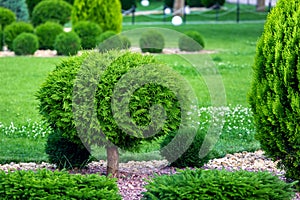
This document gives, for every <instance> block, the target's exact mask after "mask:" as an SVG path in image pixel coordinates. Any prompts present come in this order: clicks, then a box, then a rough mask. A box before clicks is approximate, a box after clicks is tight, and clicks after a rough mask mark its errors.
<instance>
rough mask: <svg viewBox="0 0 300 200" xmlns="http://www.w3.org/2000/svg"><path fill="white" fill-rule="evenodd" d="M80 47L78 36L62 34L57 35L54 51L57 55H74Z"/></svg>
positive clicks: (71, 33) (69, 33)
mask: <svg viewBox="0 0 300 200" xmlns="http://www.w3.org/2000/svg"><path fill="white" fill-rule="evenodd" d="M80 47H81V41H80V38H79V36H78V35H77V34H76V33H75V32H73V31H71V32H63V33H61V34H59V35H58V36H57V37H56V39H55V43H54V49H55V50H56V51H57V54H58V55H67V56H68V55H76V54H77V53H78V51H79V50H80Z"/></svg>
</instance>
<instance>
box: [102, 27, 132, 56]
mask: <svg viewBox="0 0 300 200" xmlns="http://www.w3.org/2000/svg"><path fill="white" fill-rule="evenodd" d="M130 47H131V42H130V40H129V39H128V38H127V37H126V36H122V35H119V34H116V32H114V31H105V32H104V33H102V34H101V35H100V36H99V37H98V38H97V48H98V50H99V51H100V52H107V51H110V50H117V49H118V50H121V49H129V48H130Z"/></svg>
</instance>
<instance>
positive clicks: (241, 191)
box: [143, 169, 295, 200]
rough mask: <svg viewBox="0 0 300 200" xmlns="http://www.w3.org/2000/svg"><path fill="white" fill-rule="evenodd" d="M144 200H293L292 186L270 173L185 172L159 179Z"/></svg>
mask: <svg viewBox="0 0 300 200" xmlns="http://www.w3.org/2000/svg"><path fill="white" fill-rule="evenodd" d="M148 182H149V184H148V185H146V186H145V188H146V189H147V192H144V197H143V199H149V200H150V199H151V200H153V199H160V200H164V199H165V200H167V199H168V200H184V199H211V200H221V199H292V198H293V196H294V195H295V193H294V191H293V189H292V186H293V185H294V184H289V183H285V182H284V181H282V180H280V179H279V178H278V177H277V176H274V175H272V174H270V173H269V172H248V171H235V172H229V171H226V170H202V169H196V170H189V169H188V170H185V171H181V172H180V173H177V174H174V175H163V176H156V177H155V178H154V179H153V180H149V181H148Z"/></svg>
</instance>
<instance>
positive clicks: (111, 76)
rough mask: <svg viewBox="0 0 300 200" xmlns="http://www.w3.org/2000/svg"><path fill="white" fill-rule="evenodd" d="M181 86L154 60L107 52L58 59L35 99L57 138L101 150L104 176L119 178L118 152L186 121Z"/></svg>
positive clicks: (184, 93) (181, 82)
mask: <svg viewBox="0 0 300 200" xmlns="http://www.w3.org/2000/svg"><path fill="white" fill-rule="evenodd" d="M69 66H71V67H69ZM62 71H63V73H62ZM185 86H186V82H185V81H184V80H182V79H181V78H180V76H179V75H178V74H177V73H175V72H174V71H173V70H171V69H169V68H168V67H167V66H166V65H163V64H161V63H160V62H158V61H157V60H156V59H155V58H154V57H153V56H150V55H146V56H143V55H141V54H139V53H132V52H129V51H122V52H120V51H110V52H107V53H103V54H101V53H90V54H89V55H87V54H84V55H82V56H79V57H75V58H70V59H68V60H65V61H63V64H61V65H59V66H58V67H57V68H56V69H55V70H54V71H53V72H52V73H51V74H50V75H49V76H48V78H47V81H46V82H45V83H44V84H43V86H42V88H41V89H40V90H39V92H38V95H37V96H38V99H39V100H40V107H39V108H40V112H41V114H42V115H43V117H44V118H45V119H46V120H47V121H48V123H49V124H50V125H51V126H52V127H53V128H54V129H56V130H59V132H60V133H61V136H62V137H64V138H67V139H68V140H69V141H71V142H72V143H73V144H74V143H75V144H78V145H82V144H84V145H85V146H86V148H87V149H89V148H90V146H91V145H99V146H105V147H106V149H107V161H108V163H107V172H108V174H112V175H113V176H118V163H119V162H118V160H119V153H118V149H119V148H121V149H124V150H129V151H138V150H139V147H140V146H141V144H142V142H143V141H152V140H154V139H157V138H158V137H161V136H164V135H166V134H168V133H169V132H171V131H175V130H177V129H178V128H179V127H180V126H183V125H184V124H185V123H186V121H184V120H183V119H187V118H189V116H190V112H191V111H190V110H189V109H190V108H189V106H190V103H189V99H190V97H189V95H190V93H189V92H188V89H187V87H185ZM57 149H58V148H57Z"/></svg>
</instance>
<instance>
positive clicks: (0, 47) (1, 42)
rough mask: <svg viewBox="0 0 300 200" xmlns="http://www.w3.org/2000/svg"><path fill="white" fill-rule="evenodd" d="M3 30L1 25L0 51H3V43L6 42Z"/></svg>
mask: <svg viewBox="0 0 300 200" xmlns="http://www.w3.org/2000/svg"><path fill="white" fill-rule="evenodd" d="M3 39H4V38H3V30H2V27H1V26H0V51H2V48H3V45H4V42H3Z"/></svg>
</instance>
